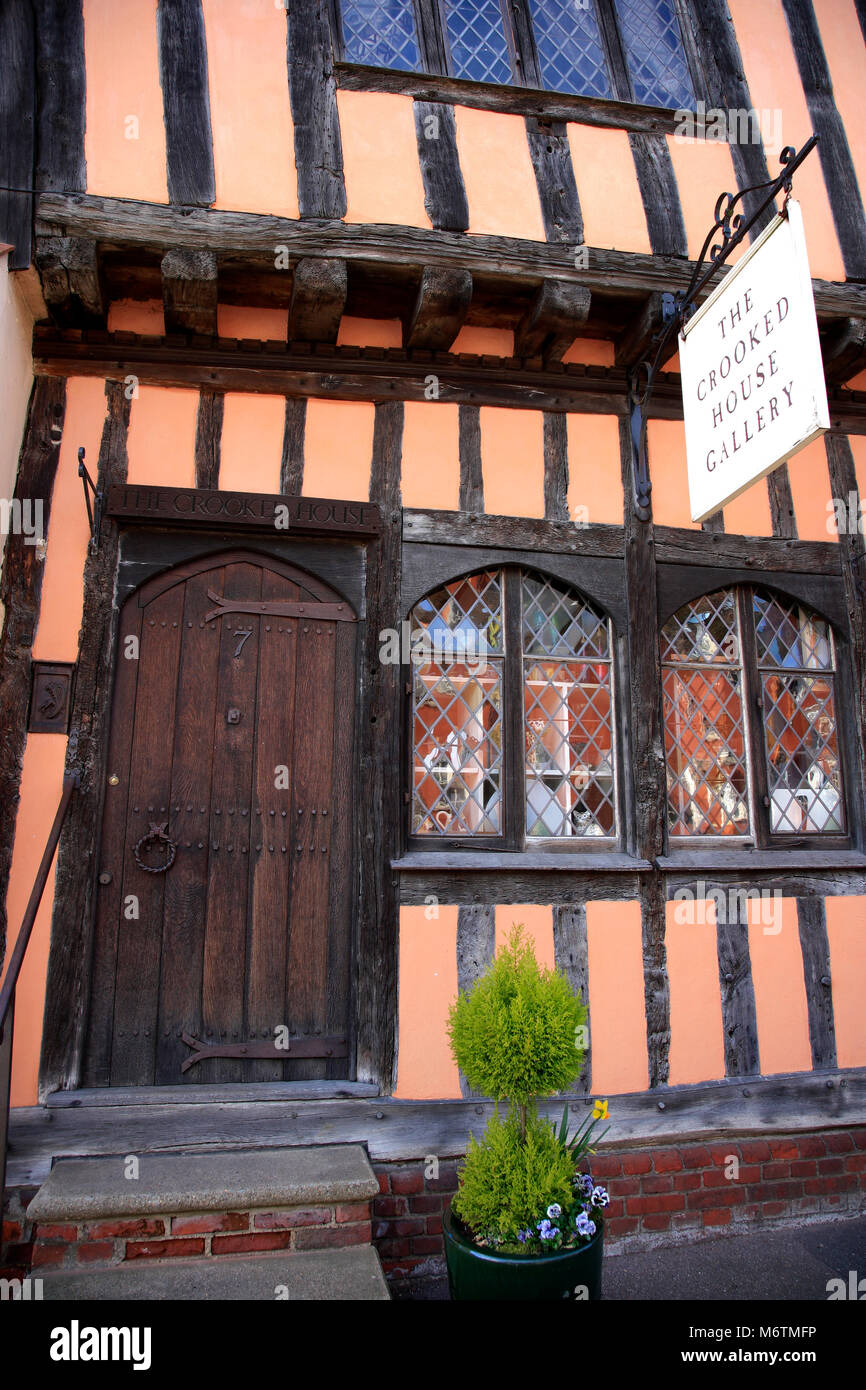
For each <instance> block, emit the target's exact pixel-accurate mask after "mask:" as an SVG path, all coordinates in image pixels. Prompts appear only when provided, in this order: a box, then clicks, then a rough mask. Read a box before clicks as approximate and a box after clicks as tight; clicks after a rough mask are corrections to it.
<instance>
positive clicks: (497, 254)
mask: <svg viewBox="0 0 866 1390" xmlns="http://www.w3.org/2000/svg"><path fill="white" fill-rule="evenodd" d="M37 216H38V218H39V219H40V221H41V222H44V223H51V224H53V228H54V229H56V230H57V231H58V232H59V233H60V232H62V233H64V234H66V235H70V236H86V237H91V238H93V239H94V240H97V241H110V242H111V243H112V245H113V246H116V247H124V246H126V247H138V248H141V249H143V250H148V251H152V252H159V251H161V252H164V251H165V250H166V249H167V248H172V247H189V248H192V249H195V248H201V249H205V250H212V251H213V252H214V253H215V254H216V255H217V256H218V257H219V258H226V259H228V260H231V261H232V263H233V264H234V263H237V262H245V263H246V269H247V272H249V270H251V269H253V268H256V269H259V270H267V271H269V272H270V273H271V274H272V273H273V269H274V247H275V246H277V245H285V246H286V248H287V251H288V254H289V256H290V258H291V260H292V262H293V263H294V261H295V259H296V258H300V257H303V256H327V257H329V258H330V257H338V258H341V259H343V260H346V261H348V262H350V263H351V262H357V263H360V262H373V263H375V264H377V265H384V266H389V267H400V268H404V269H405V268H410V269H414V268H416V267H418V266H425V265H429V266H432V265H438V266H443V267H448V268H452V269H453V268H455V267H456V268H460V269H464V270H469V271H470V272H472V274H473V276H475V275H484V276H493V277H496V278H497V279H498V280H499V283H500V285H501V287H502V289H503V290H507V289H509V288H510V287H512V286H513V287H515V288H516V287H518V286H522V287H523V289H524V290H525V289H526V288H527V287H536V288H537V287H538V286H539V285H540V284H541V282H542V280H546V279H549V278H551V277H552V278H555V279H557V280H564V281H570V282H571V283H573V284H578V285H584V286H585V287H586V288H587V289H589V290H590V291H599V292H603V293H604V294H606V295H608V296H609V295H621V296H622V297H623V298H629V299H633V300H634V301H635V304H637V303H638V302H639V301H640V302H642V301H643V300H644V299H646V297H647V295H648V294H650V293H651V292H652V291H653V290H667V291H668V292H669V293H675V292H676V291H677V290H680V289H685V288H686V286H687V285H688V282H689V279H690V278H691V274H692V271H693V270H694V265H693V264H692V263H691V262H689V261H685V260H678V259H675V260H671V259H669V258H665V257H664V256H655V255H645V254H642V253H638V252H631V251H609V250H605V249H603V248H601V247H593V248H592V255H591V256H590V257H589V265H588V266H587V267H586V268H585V269H578V268H576V267H575V264H574V256H573V254H572V251H571V248H570V247H567V246H565V245H562V244H557V243H553V242H551V243H547V244H544V245H538V244H536V243H527V242H526V241H523V240H521V239H520V238H515V237H498V236H484V235H479V236H471V237H467V236H462V235H460V234H459V233H455V232H447V231H432V230H429V229H425V228H421V227H398V226H394V225H391V224H375V225H367V224H365V223H344V222H342V221H319V222H317V223H316V225H315V226H312V225H310V224H309V223H307V222H304V221H293V220H291V219H289V218H284V217H273V216H270V215H261V214H257V213H245V212H225V211H222V210H220V209H215V208H190V209H185V210H183V211H181V210H180V209H178V208H173V207H171V206H170V205H166V204H162V203H138V202H132V201H129V200H126V199H118V198H103V197H99V196H97V195H95V194H84V193H77V194H68V193H59V194H58V193H42V194H40V196H39V199H38V203H37ZM724 273H725V272H723V273H722V275H720V277H719V280H720V282H721V279H722V278H723V275H724ZM812 288H813V291H814V296H815V307H816V310H817V313H818V316H819V318H820V319H822V320H824V321H829V320H830V319H840V318H848V317H852V316H853V317H860V318H866V285H858V284H853V283H847V284H843V283H836V282H832V281H825V280H814V281H813V282H812Z"/></svg>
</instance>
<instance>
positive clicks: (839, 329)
mask: <svg viewBox="0 0 866 1390" xmlns="http://www.w3.org/2000/svg"><path fill="white" fill-rule="evenodd" d="M821 352H822V355H823V358H824V375H825V377H826V378H827V380H828V381H829V382H845V381H848V380H849V379H850V378H851V377H854V376H857V374H858V373H859V372H861V371H863V369H864V367H866V319H842V321H841V322H840V323H839V324H838V325H837V326H836V327H834V328H831V329H830V331H829V332H828V333H827V335H826V337H825V338H824V340H823V342H822V344H821Z"/></svg>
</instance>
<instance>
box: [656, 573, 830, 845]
mask: <svg viewBox="0 0 866 1390" xmlns="http://www.w3.org/2000/svg"><path fill="white" fill-rule="evenodd" d="M661 659H662V692H663V712H664V728H665V752H666V758H667V791H668V830H669V834H670V836H671V837H672V838H673V839H676V838H678V837H682V836H702V837H713V836H740V837H746V836H749V837H756V838H757V840H758V842H760V843H764V844H770V843H772V842H773V840H774V839H775V837H784V836H789V835H797V836H805V835H822V834H823V835H828V834H836V835H842V834H844V833H845V828H846V825H845V806H844V797H843V788H842V775H841V766H840V755H839V747H838V735H837V723H836V696H835V688H834V686H835V678H836V675H835V672H836V667H835V644H834V641H833V633H832V630H831V628H830V626H829V624H828V623H827V622H826V621H825V620H824V619H822V618H820V617H819V616H818V615H817V614H815V613H813V612H812V611H811V610H810V609H808V608H806V607H804V606H803V605H802V604H799V603H797V602H796V601H795V600H792V599H788V598H782V597H777V596H775V595H772V594H770V593H768V592H766V591H763V590H760V589H756V590H752V589H748V588H742V589H737V590H720V591H718V592H717V593H712V594H707V595H704V596H703V597H701V598H699V599H694V600H692V601H691V602H690V603H687V604H686V605H685V606H684V607H682V608H681V609H680V610H679V611H678V612H677V613H675V614H674V615H673V617H672V618H671V619H669V621H668V622H667V623H666V624H665V625H664V627H663V629H662V638H661ZM781 842H783V840H780V843H781Z"/></svg>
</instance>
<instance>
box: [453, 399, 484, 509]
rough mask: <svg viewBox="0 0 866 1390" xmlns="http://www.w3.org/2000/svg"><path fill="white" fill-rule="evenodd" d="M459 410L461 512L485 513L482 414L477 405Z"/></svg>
mask: <svg viewBox="0 0 866 1390" xmlns="http://www.w3.org/2000/svg"><path fill="white" fill-rule="evenodd" d="M458 409H459V422H460V424H459V441H460V442H459V450H460V510H461V512H483V511H484V479H483V477H482V474H481V413H480V407H479V406H477V405H461V406H459V407H458Z"/></svg>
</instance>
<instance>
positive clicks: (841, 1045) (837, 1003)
mask: <svg viewBox="0 0 866 1390" xmlns="http://www.w3.org/2000/svg"><path fill="white" fill-rule="evenodd" d="M824 903H825V906H826V911H827V938H828V941H829V943H830V975H831V978H832V980H833V1014H834V1019H835V1026H836V1058H837V1061H838V1063H839V1066H840V1067H862V1066H864V1065H866V1008H864V1007H863V1000H864V999H866V897H851V898H825V899H824Z"/></svg>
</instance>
